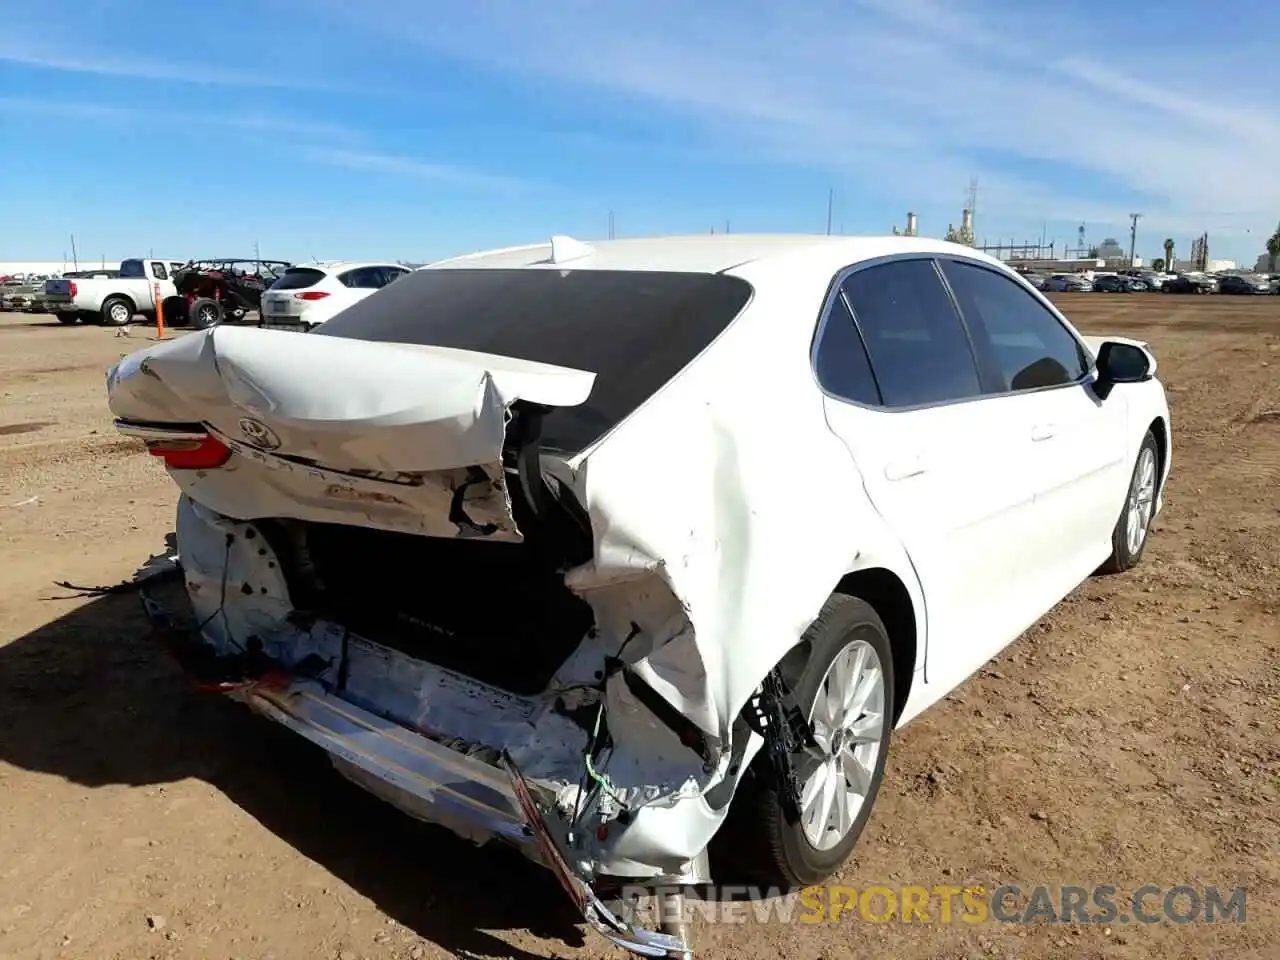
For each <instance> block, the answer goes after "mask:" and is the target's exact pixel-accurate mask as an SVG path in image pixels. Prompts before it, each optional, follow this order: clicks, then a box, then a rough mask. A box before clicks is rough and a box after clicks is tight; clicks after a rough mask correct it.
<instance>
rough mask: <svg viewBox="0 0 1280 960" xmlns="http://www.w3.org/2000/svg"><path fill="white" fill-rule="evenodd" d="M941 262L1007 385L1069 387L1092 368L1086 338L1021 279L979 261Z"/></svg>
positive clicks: (1017, 387)
mask: <svg viewBox="0 0 1280 960" xmlns="http://www.w3.org/2000/svg"><path fill="white" fill-rule="evenodd" d="M941 264H942V272H943V274H944V275H945V276H946V278H947V282H948V283H949V284H950V285H951V290H952V292H953V293H954V294H955V297H956V302H957V303H959V304H960V312H961V313H963V314H964V318H965V320H966V321H967V322H968V324H969V328H970V329H971V330H972V331H973V334H974V338H975V339H976V340H978V341H980V342H983V343H985V344H986V345H989V348H990V351H991V355H992V356H993V357H994V359H995V362H996V365H997V366H998V367H999V371H1000V376H1001V378H1002V379H1003V381H1004V385H1005V388H1006V389H1008V390H1036V389H1040V388H1043V387H1058V386H1064V385H1066V384H1070V383H1075V382H1076V381H1078V380H1080V379H1081V378H1082V377H1084V376H1085V374H1087V373H1088V372H1089V366H1090V363H1089V360H1088V358H1087V357H1086V355H1085V352H1084V348H1083V347H1082V346H1081V345H1080V341H1078V340H1077V339H1076V338H1075V337H1074V336H1072V335H1071V333H1070V332H1069V331H1068V330H1067V328H1066V327H1064V326H1063V325H1062V323H1061V322H1060V321H1059V320H1058V318H1057V317H1055V316H1054V315H1053V314H1052V313H1051V312H1050V311H1049V310H1048V309H1047V308H1046V307H1045V305H1044V304H1042V303H1041V302H1040V301H1039V300H1038V299H1036V297H1034V296H1033V295H1032V294H1031V293H1030V292H1029V291H1028V290H1025V289H1023V287H1022V286H1021V285H1020V284H1019V283H1018V282H1017V281H1016V280H1014V279H1012V278H1011V277H1006V276H1003V275H1001V274H999V273H997V272H996V271H995V270H990V269H988V268H986V267H981V266H978V265H977V264H972V263H962V262H960V261H958V260H943V261H942V262H941ZM1104 279H1107V281H1108V282H1109V283H1116V282H1118V281H1117V280H1116V279H1115V278H1114V277H1112V278H1104ZM1104 286H1105V284H1104Z"/></svg>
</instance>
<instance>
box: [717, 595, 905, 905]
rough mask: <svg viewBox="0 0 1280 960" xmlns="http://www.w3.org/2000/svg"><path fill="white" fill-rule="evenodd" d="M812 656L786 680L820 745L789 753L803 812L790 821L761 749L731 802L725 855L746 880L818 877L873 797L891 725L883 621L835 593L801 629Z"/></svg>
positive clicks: (826, 873) (833, 864)
mask: <svg viewBox="0 0 1280 960" xmlns="http://www.w3.org/2000/svg"><path fill="white" fill-rule="evenodd" d="M801 642H802V644H805V643H807V644H808V650H809V656H808V660H807V662H806V663H805V665H804V668H803V669H802V670H801V672H800V675H799V677H798V678H795V679H793V680H792V684H791V685H792V689H793V690H794V693H795V699H796V702H797V703H798V704H799V705H800V708H801V709H802V710H804V711H806V713H807V715H808V716H809V719H810V722H811V723H812V724H813V727H814V737H815V739H816V740H817V741H818V747H817V748H816V749H814V750H802V751H801V752H800V753H798V754H797V755H795V756H794V757H792V760H791V762H792V765H793V768H794V770H795V772H796V774H797V777H798V779H799V781H800V790H799V793H800V796H799V807H800V816H799V818H798V819H796V820H794V821H793V820H791V819H790V818H789V817H788V815H787V813H786V807H785V806H784V804H783V802H782V798H781V797H780V796H779V793H778V786H777V783H776V781H775V778H774V777H773V776H772V773H771V770H770V768H769V759H768V756H767V754H765V753H764V752H763V751H762V752H761V754H760V755H758V756H757V758H756V760H755V762H754V765H753V769H752V771H751V773H750V775H749V777H748V778H747V780H746V781H744V783H743V786H742V790H741V792H740V793H739V795H738V797H737V798H736V799H735V801H734V804H733V808H732V809H731V810H730V814H729V820H730V823H728V824H726V826H729V827H730V831H729V835H730V836H731V837H732V840H731V842H732V843H733V850H732V852H731V854H730V855H731V856H732V858H733V859H735V860H737V861H738V862H739V863H740V865H741V867H742V868H743V869H744V870H745V871H746V872H747V873H748V874H749V875H750V877H751V879H753V880H755V881H757V882H759V883H762V884H766V885H770V886H781V887H783V888H792V887H797V886H807V885H810V884H815V883H821V882H822V881H823V880H825V879H827V878H828V877H830V876H831V875H832V874H833V873H835V872H836V871H837V870H838V869H839V868H840V867H841V865H843V864H844V862H845V861H846V860H847V859H848V858H849V854H850V853H851V852H852V851H853V848H854V845H855V844H856V843H857V842H858V837H859V835H860V834H861V833H862V830H863V827H864V826H866V822H867V819H868V818H869V817H870V815H871V808H872V806H873V805H874V804H875V799H876V794H877V792H878V791H879V789H880V782H881V780H882V779H883V778H884V764H885V758H886V756H887V753H888V747H889V738H890V735H891V733H892V730H893V717H894V715H895V714H894V706H895V705H894V702H893V701H894V682H893V654H892V650H891V648H890V645H889V635H888V632H887V631H886V630H885V627H884V623H883V622H882V621H881V619H880V617H879V615H878V614H877V613H876V611H875V610H874V609H873V608H872V606H871V605H870V604H869V603H867V602H866V601H865V600H861V599H859V598H857V597H849V596H844V595H842V594H835V595H833V596H832V597H831V598H830V599H828V600H827V602H826V603H825V604H824V605H823V608H822V611H821V612H820V613H819V614H818V618H817V619H816V620H815V621H814V622H813V623H812V624H811V625H810V627H809V629H808V630H806V631H805V634H804V637H803V638H802V641H801Z"/></svg>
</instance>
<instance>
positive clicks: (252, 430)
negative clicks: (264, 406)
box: [240, 417, 280, 450]
mask: <svg viewBox="0 0 1280 960" xmlns="http://www.w3.org/2000/svg"><path fill="white" fill-rule="evenodd" d="M240 432H241V433H243V434H244V436H245V439H246V440H248V441H249V442H250V443H252V444H253V445H254V446H255V447H261V448H262V449H263V450H275V449H276V448H277V447H279V446H280V438H279V437H277V436H276V432H275V431H274V430H272V429H271V428H270V427H268V426H267V425H266V424H265V423H263V422H262V421H261V420H253V419H250V418H249V417H245V418H244V419H243V420H241V421H240Z"/></svg>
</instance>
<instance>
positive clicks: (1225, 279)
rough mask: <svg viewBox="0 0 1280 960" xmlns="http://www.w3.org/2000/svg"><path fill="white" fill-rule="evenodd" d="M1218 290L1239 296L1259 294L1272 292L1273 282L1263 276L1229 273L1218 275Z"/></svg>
mask: <svg viewBox="0 0 1280 960" xmlns="http://www.w3.org/2000/svg"><path fill="white" fill-rule="evenodd" d="M1217 280H1218V292H1219V293H1225V294H1235V295H1237V296H1257V295H1259V294H1263V295H1265V294H1269V293H1270V292H1271V282H1270V281H1269V280H1266V279H1264V278H1262V277H1255V276H1240V275H1238V274H1234V273H1229V274H1226V275H1224V276H1221V277H1218V278H1217Z"/></svg>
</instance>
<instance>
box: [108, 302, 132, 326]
mask: <svg viewBox="0 0 1280 960" xmlns="http://www.w3.org/2000/svg"><path fill="white" fill-rule="evenodd" d="M132 319H133V304H132V303H130V302H129V301H128V299H127V298H125V297H107V299H106V300H104V301H103V302H102V322H103V324H105V325H106V326H108V327H123V326H124V325H125V324H127V323H128V322H129V321H130V320H132Z"/></svg>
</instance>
